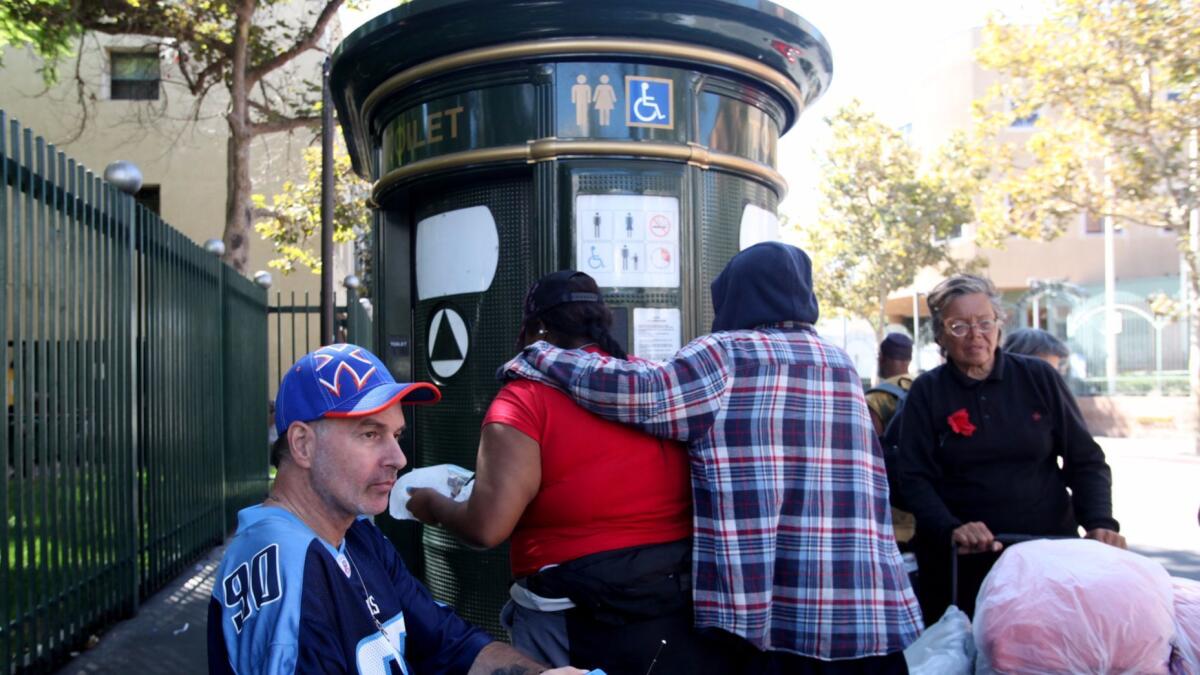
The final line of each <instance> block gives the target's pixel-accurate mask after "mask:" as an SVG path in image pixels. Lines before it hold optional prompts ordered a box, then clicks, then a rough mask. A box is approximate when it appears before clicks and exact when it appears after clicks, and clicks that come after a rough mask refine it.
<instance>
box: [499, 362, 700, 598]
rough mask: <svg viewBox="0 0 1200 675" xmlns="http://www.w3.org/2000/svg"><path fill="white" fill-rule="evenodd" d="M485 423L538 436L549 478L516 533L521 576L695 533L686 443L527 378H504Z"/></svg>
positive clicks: (513, 547) (515, 560)
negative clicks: (620, 420) (608, 417)
mask: <svg viewBox="0 0 1200 675" xmlns="http://www.w3.org/2000/svg"><path fill="white" fill-rule="evenodd" d="M483 423H484V425H487V424H506V425H508V426H511V427H513V428H515V429H517V430H518V431H520V432H521V433H523V434H525V435H527V436H529V437H530V438H532V439H533V440H535V441H537V442H538V445H539V446H541V452H542V482H541V485H540V486H539V488H538V493H537V496H536V497H534V498H533V501H532V502H530V503H529V506H527V507H526V508H525V513H524V514H523V515H522V516H521V519H520V520H519V521H518V522H517V526H516V528H515V529H514V530H513V533H512V537H511V539H510V542H509V544H510V556H511V561H512V571H513V575H514V576H516V577H523V576H528V575H530V574H533V573H534V572H537V571H538V570H539V569H541V568H542V567H545V566H546V565H551V564H555V563H562V562H566V561H568V560H573V559H575V558H578V557H580V556H585V555H588V554H591V553H597V552H600V551H611V550H614V549H618V548H625V547H628V546H640V545H643V544H657V543H663V542H668V541H676V540H678V539H683V538H684V537H689V536H691V534H692V489H691V483H690V481H689V475H688V457H687V451H686V450H685V449H684V447H683V446H682V445H680V444H678V443H676V442H674V441H665V440H659V439H657V438H654V437H653V436H649V435H647V434H643V433H641V432H640V431H637V430H635V429H633V428H631V427H627V426H624V425H621V424H617V423H616V422H608V421H605V420H603V419H600V418H599V417H596V416H595V415H593V414H591V413H589V412H588V411H586V410H584V409H583V408H580V407H579V406H577V405H575V403H573V402H572V401H571V399H570V398H568V397H567V396H566V395H565V394H563V393H562V392H560V391H558V390H557V389H554V388H552V387H549V386H546V385H544V384H538V383H536V382H530V381H528V380H515V381H512V382H509V383H508V384H507V385H505V386H504V388H503V389H501V390H500V393H499V394H497V395H496V398H495V400H493V401H492V405H491V407H489V408H488V411H487V415H486V416H485V417H484V420H483Z"/></svg>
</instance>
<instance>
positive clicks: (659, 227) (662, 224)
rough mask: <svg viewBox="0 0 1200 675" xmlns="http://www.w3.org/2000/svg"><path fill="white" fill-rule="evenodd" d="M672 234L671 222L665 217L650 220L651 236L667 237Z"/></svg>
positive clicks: (660, 216)
mask: <svg viewBox="0 0 1200 675" xmlns="http://www.w3.org/2000/svg"><path fill="white" fill-rule="evenodd" d="M670 232H671V220H670V219H669V218H667V217H666V216H664V215H661V214H660V215H656V216H654V217H653V218H651V219H650V234H653V235H654V236H656V237H665V236H667V235H668V234H669V233H670Z"/></svg>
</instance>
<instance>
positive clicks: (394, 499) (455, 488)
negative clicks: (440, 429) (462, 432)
mask: <svg viewBox="0 0 1200 675" xmlns="http://www.w3.org/2000/svg"><path fill="white" fill-rule="evenodd" d="M473 475H474V474H472V473H471V472H470V471H468V470H466V469H464V468H462V467H461V466H458V465H457V464H438V465H435V466H425V467H421V468H420V469H413V470H412V471H409V472H408V473H406V474H404V475H403V476H401V477H400V478H399V479H398V480H397V481H396V484H395V485H393V486H392V495H391V498H390V499H388V513H390V514H392V517H393V518H395V519H396V520H416V518H414V517H413V514H412V513H411V512H409V510H408V499H409V497H408V489H409V488H433V489H434V490H437V491H438V492H439V493H440V494H442V495H445V496H447V497H450V498H451V499H453V500H454V501H458V502H465V501H467V499H468V498H469V497H470V496H471V489H472V488H474V487H475V483H474V482H471V483H468V482H467V481H468V480H470V479H471V476H473Z"/></svg>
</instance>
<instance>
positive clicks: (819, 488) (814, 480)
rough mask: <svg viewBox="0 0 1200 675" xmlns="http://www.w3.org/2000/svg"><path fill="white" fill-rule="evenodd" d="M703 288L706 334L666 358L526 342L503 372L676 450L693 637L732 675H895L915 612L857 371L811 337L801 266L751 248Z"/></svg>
mask: <svg viewBox="0 0 1200 675" xmlns="http://www.w3.org/2000/svg"><path fill="white" fill-rule="evenodd" d="M712 293H713V305H714V309H715V310H716V314H715V317H716V318H715V320H714V321H713V331H714V332H713V333H712V334H710V335H706V336H703V337H700V338H697V339H696V340H694V341H692V342H691V343H690V344H688V345H687V346H685V347H684V348H683V349H682V350H680V351H679V353H678V354H676V355H675V357H674V358H673V359H671V360H670V361H666V362H647V361H625V360H622V359H615V358H610V357H605V356H600V355H596V354H589V353H587V352H585V351H583V350H562V349H558V348H555V347H552V346H551V345H549V344H547V343H546V342H537V343H535V344H533V345H531V346H530V347H528V348H527V349H526V350H525V351H524V352H523V353H522V354H521V355H519V356H518V357H517V358H515V359H513V360H512V361H510V362H509V363H508V364H506V365H505V366H504V367H503V368H502V369H501V374H502V376H505V377H523V378H527V379H532V380H538V381H541V382H546V383H549V384H552V385H554V386H556V387H558V388H560V389H562V390H563V391H565V392H567V393H568V394H569V395H570V396H571V397H572V398H574V399H575V400H576V401H577V402H578V403H579V404H580V405H582V406H583V407H585V408H587V409H588V410H591V411H592V412H594V413H596V414H597V415H600V416H601V417H605V418H608V419H613V420H617V421H620V422H624V423H626V424H630V425H633V426H635V427H637V428H640V429H643V430H645V431H647V432H649V433H652V434H655V435H657V436H660V437H663V438H673V439H678V440H680V441H686V442H687V443H688V450H689V455H690V459H691V469H692V489H693V496H694V499H695V533H694V535H695V536H694V555H693V563H692V565H693V583H694V591H693V592H694V598H695V612H696V625H697V627H698V628H702V629H703V628H717V629H721V630H722V631H725V633H723V634H722V633H719V632H718V633H715V634H716V635H718V636H719V639H721V640H723V641H725V642H727V643H728V644H729V646H730V649H731V650H732V651H733V652H734V653H735V654H737V655H738V662H739V663H743V664H746V670H745V671H744V672H755V673H765V672H788V673H866V672H871V673H904V672H907V666H906V665H905V662H904V658H903V654H902V650H903V649H904V648H905V647H907V646H908V645H909V643H911V642H912V641H913V640H914V639H915V638H916V636H917V634H918V633H919V632H920V630H921V614H920V610H919V608H918V605H917V602H916V599H915V598H914V596H913V593H912V589H911V588H910V586H909V583H908V577H907V575H906V574H905V571H904V566H903V563H902V561H901V558H900V553H899V551H898V550H897V548H896V542H895V539H894V537H893V534H892V524H891V513H890V509H889V505H888V486H887V473H886V471H885V469H884V464H883V455H882V452H881V451H880V447H879V443H878V440H877V439H876V436H875V433H874V429H873V427H872V425H871V416H870V413H869V412H868V410H867V406H866V402H865V400H864V398H863V391H862V386H861V384H860V383H859V378H858V374H857V372H856V371H855V370H854V366H853V364H852V363H851V361H850V358H849V356H847V355H846V353H845V352H843V351H842V350H840V349H838V348H837V347H834V346H833V345H831V344H829V343H827V342H825V341H824V340H822V339H821V338H820V337H819V336H818V335H817V333H816V331H814V330H813V327H812V324H813V323H814V322H815V321H816V320H817V314H818V311H817V300H816V297H815V296H814V295H813V292H812V268H811V263H810V261H809V259H808V256H807V255H806V254H805V253H804V252H803V251H801V250H800V249H798V248H796V247H794V246H789V245H786V244H781V243H777V242H770V243H763V244H758V245H756V246H753V247H750V248H748V249H746V250H745V251H743V252H741V253H739V254H738V255H737V256H735V257H734V258H733V260H731V261H730V263H729V265H728V266H726V268H725V270H724V271H723V272H722V273H721V275H720V276H719V277H717V279H716V281H715V282H713V286H712ZM730 634H732V635H730ZM734 636H737V637H734Z"/></svg>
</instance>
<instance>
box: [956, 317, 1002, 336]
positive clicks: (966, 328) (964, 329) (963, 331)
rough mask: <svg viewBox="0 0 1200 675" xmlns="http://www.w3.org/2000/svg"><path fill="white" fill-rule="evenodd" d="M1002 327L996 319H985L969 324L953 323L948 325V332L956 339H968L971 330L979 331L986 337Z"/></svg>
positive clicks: (963, 322) (964, 322) (962, 322)
mask: <svg viewBox="0 0 1200 675" xmlns="http://www.w3.org/2000/svg"><path fill="white" fill-rule="evenodd" d="M999 326H1000V322H999V321H998V320H995V319H984V320H983V321H978V322H976V323H967V322H966V321H951V322H950V323H948V324H946V332H947V333H949V334H951V335H953V336H954V337H956V338H963V337H967V335H968V334H969V333H970V332H971V329H972V328H974V329H975V330H977V331H979V333H980V334H982V335H986V334H988V333H991V332H992V331H994V330H996V328H997V327H999Z"/></svg>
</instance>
